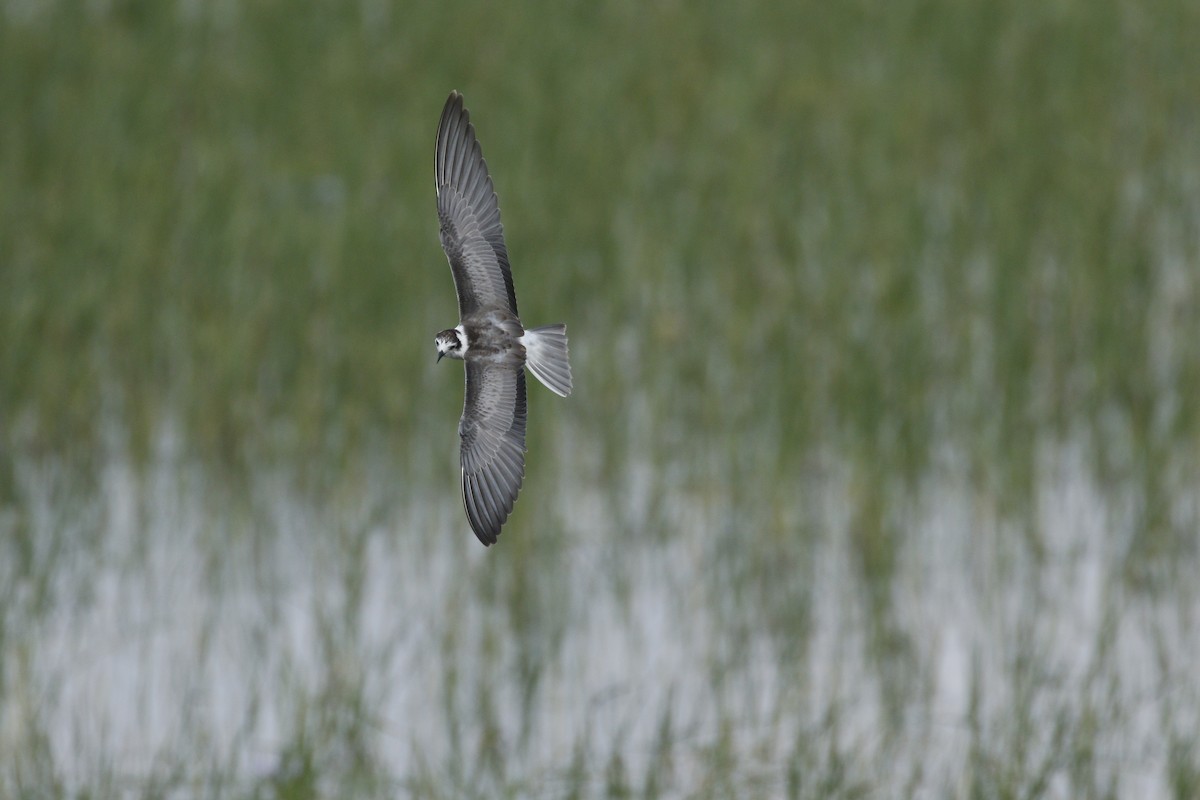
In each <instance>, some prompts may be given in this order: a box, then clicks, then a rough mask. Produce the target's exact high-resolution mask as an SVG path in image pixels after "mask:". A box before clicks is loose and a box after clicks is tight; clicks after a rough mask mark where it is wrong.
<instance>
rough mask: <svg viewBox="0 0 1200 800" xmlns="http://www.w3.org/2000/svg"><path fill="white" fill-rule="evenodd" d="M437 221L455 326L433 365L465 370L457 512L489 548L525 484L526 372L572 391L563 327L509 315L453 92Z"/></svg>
mask: <svg viewBox="0 0 1200 800" xmlns="http://www.w3.org/2000/svg"><path fill="white" fill-rule="evenodd" d="M435 177H436V182H437V203H438V220H439V222H440V223H441V239H442V249H444V250H445V251H446V258H447V259H448V260H449V262H450V271H451V272H452V273H453V275H454V287H455V290H456V291H457V293H458V313H459V324H458V326H457V327H454V328H447V329H446V330H444V331H441V332H440V333H438V335H437V336H436V337H435V339H434V343H435V345H436V347H437V351H438V360H439V361H440V360H441V359H442V358H443V357H444V356H449V357H451V358H456V359H462V360H464V361H465V362H466V380H467V389H466V399H465V401H464V403H463V413H462V418H461V419H460V420H459V423H458V435H459V437H460V439H461V449H460V451H459V461H460V464H461V468H462V496H463V507H464V508H465V509H466V512H467V520H468V521H469V522H470V523H471V529H472V530H473V531H474V532H475V535H476V536H477V537H479V541H481V542H483V543H484V544H485V545H490V544H493V543H494V542H495V541H496V537H497V536H499V535H500V528H501V527H502V526H503V525H504V522H505V520H507V519H508V515H509V514H510V513H511V512H512V508H513V503H514V502H516V499H517V493H518V492H520V490H521V482H522V480H523V479H524V477H525V421H526V404H525V367H526V366H528V367H529V368H530V371H532V372H533V374H534V375H535V376H536V377H537V378H538V379H539V380H541V381H542V383H544V384H546V386H548V387H549V388H550V389H551V390H552V391H554V392H556V393H557V394H560V395H562V396H563V397H566V396H567V395H569V394H570V393H571V365H570V361H569V358H568V351H567V335H566V326H565V325H562V324H558V325H547V326H545V327H541V328H531V329H528V330H526V329H525V328H524V327H523V326H522V325H521V320H520V319H519V318H518V316H517V295H516V291H515V290H514V289H513V280H512V270H511V269H510V267H509V263H508V250H507V248H506V247H505V245H504V227H503V226H502V225H501V224H500V206H499V203H498V202H497V200H496V192H495V190H494V189H493V188H492V179H491V176H490V175H488V170H487V164H486V162H484V160H483V151H482V150H481V149H480V147H479V142H478V140H477V139H476V138H475V128H474V126H473V125H471V119H470V115H469V114H468V113H467V110H466V109H465V108H464V107H463V100H462V95H460V94H459V93H458V92H451V93H450V97H449V99H447V100H446V106H445V108H443V109H442V118H441V121H440V122H439V124H438V134H437V158H436V165H435Z"/></svg>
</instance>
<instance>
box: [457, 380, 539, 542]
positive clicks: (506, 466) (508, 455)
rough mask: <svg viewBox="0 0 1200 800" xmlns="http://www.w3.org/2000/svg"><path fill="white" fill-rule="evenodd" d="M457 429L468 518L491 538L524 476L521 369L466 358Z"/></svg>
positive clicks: (509, 509)
mask: <svg viewBox="0 0 1200 800" xmlns="http://www.w3.org/2000/svg"><path fill="white" fill-rule="evenodd" d="M458 435H459V436H460V437H462V450H461V451H460V453H459V457H460V463H461V464H462V495H463V507H464V508H465V509H466V511H467V519H468V520H469V521H470V523H471V530H473V531H475V535H476V536H477V537H479V541H481V542H483V543H484V544H485V545H490V544H495V542H496V537H497V536H499V535H500V527H501V526H502V525H504V521H505V520H506V519H508V515H509V514H510V513H511V512H512V508H513V503H514V502H516V499H517V493H518V492H520V491H521V481H522V480H523V479H524V478H525V370H524V369H522V368H519V367H518V368H517V369H512V368H511V367H504V366H500V365H497V364H481V363H478V362H474V361H468V362H467V399H466V402H465V403H464V404H463V414H462V419H461V420H460V421H459V423H458Z"/></svg>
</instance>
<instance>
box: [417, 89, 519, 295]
mask: <svg viewBox="0 0 1200 800" xmlns="http://www.w3.org/2000/svg"><path fill="white" fill-rule="evenodd" d="M435 173H436V174H435V177H436V182H437V199H438V219H439V221H440V222H441V239H442V249H443V250H445V251H446V258H447V259H449V261H450V269H451V271H452V272H453V273H454V288H455V290H456V291H457V292H458V313H459V318H460V319H461V318H465V317H466V316H467V315H468V314H473V313H474V312H476V311H478V310H479V309H481V308H506V309H508V310H509V311H511V312H512V313H513V315H514V316H515V315H516V313H517V296H516V292H515V291H514V290H513V282H512V272H511V270H510V269H509V266H508V250H507V249H506V248H505V246H504V226H503V225H501V224H500V205H499V202H498V201H497V200H496V192H495V190H494V189H493V188H492V179H491V176H489V175H488V170H487V164H486V163H485V162H484V160H483V151H482V150H481V149H480V147H479V142H478V140H477V139H476V138H475V127H474V126H473V125H472V124H471V117H470V115H469V114H468V113H467V110H466V108H464V107H463V98H462V95H460V94H459V93H458V92H451V93H450V97H449V98H448V99H447V100H446V105H445V107H444V108H443V109H442V119H441V121H440V122H439V123H438V134H437V158H436V163H435Z"/></svg>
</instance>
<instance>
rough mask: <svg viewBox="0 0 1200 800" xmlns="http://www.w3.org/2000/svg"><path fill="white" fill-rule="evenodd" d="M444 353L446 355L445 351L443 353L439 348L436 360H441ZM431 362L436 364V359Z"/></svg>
mask: <svg viewBox="0 0 1200 800" xmlns="http://www.w3.org/2000/svg"><path fill="white" fill-rule="evenodd" d="M444 355H446V354H445V353H443V352H441V351H440V350H439V351H438V361H441V360H442V356H444ZM433 363H435V364H436V363H437V361H435V362H433Z"/></svg>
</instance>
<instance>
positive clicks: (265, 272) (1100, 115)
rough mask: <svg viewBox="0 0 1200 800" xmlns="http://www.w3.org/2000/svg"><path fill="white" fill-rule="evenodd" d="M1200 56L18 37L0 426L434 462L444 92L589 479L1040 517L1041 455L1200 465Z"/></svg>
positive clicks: (458, 34)
mask: <svg viewBox="0 0 1200 800" xmlns="http://www.w3.org/2000/svg"><path fill="white" fill-rule="evenodd" d="M1198 29H1200V11H1198V10H1197V7H1196V6H1195V4H1192V3H1187V2H1181V1H1178V0H1155V1H1154V2H1148V3H1138V4H1132V3H1122V2H1100V3H1094V2H1083V1H1082V0H1079V1H1077V2H1075V1H1072V0H1065V1H1064V2H1058V3H1053V4H1044V3H1035V2H1031V1H1028V2H1024V1H1019V2H1012V3H1007V4H1003V5H998V4H992V3H974V2H970V3H945V2H927V1H917V0H907V1H906V2H899V3H890V4H886V5H879V4H874V3H863V2H856V3H847V4H838V5H836V6H834V7H830V6H828V5H826V4H818V3H789V4H765V3H753V4H740V5H738V6H737V7H726V6H725V5H722V4H703V5H701V6H695V5H685V4H680V3H672V2H663V3H652V4H649V5H646V4H639V3H631V2H617V3H606V4H599V5H583V4H553V3H533V4H527V5H524V6H522V7H521V9H520V10H516V9H512V8H501V7H493V6H489V5H487V4H470V5H463V6H452V5H447V4H434V3H425V4H418V5H415V6H410V7H404V8H401V7H399V6H392V5H391V4H388V3H385V2H363V3H359V4H342V3H332V2H318V3H313V4H308V5H305V6H304V7H293V6H292V5H289V4H284V3H278V2H245V3H225V4H167V3H146V2H111V3H99V4H97V3H90V4H89V3H74V2H47V3H41V4H26V3H17V2H5V3H4V4H3V5H0V119H2V120H3V125H2V132H0V136H2V137H3V138H2V139H0V142H2V146H0V425H3V426H4V428H5V430H4V435H5V438H6V440H7V441H8V443H9V445H10V446H11V447H14V448H17V449H20V450H27V451H50V452H66V453H87V452H89V451H90V450H91V449H92V448H93V447H94V445H95V443H96V441H97V437H98V435H99V433H98V431H99V426H100V423H101V421H102V420H105V419H114V418H115V419H116V420H118V421H119V423H120V424H121V425H122V426H123V428H124V429H126V430H127V431H128V433H129V436H130V438H131V441H132V444H133V449H134V452H135V453H139V454H142V455H144V454H145V453H146V452H147V450H148V448H149V443H150V442H151V440H152V439H153V437H154V436H155V432H156V431H159V430H161V428H162V426H164V425H165V424H176V425H178V426H180V427H181V429H182V431H183V433H184V435H185V437H186V440H187V441H188V443H189V446H190V447H192V448H194V450H195V451H196V452H198V453H202V454H206V455H208V456H212V457H215V458H218V459H221V460H233V461H237V460H242V459H244V458H246V457H247V456H249V457H250V460H254V459H260V460H261V459H262V458H265V457H266V455H265V454H271V453H276V454H281V455H283V456H285V457H290V456H291V455H295V454H296V453H300V454H311V455H321V456H325V457H337V456H344V455H345V454H346V453H351V452H354V451H355V450H356V449H357V448H359V447H360V446H362V445H363V444H364V443H370V442H379V441H383V442H385V443H387V444H388V445H389V446H391V447H394V448H405V447H408V448H415V447H417V446H418V444H419V443H420V442H423V441H424V438H423V433H422V431H423V428H422V424H423V421H424V420H426V419H429V418H430V417H429V416H428V415H430V414H433V415H434V417H435V418H436V419H437V420H438V424H439V426H441V425H442V421H443V420H442V418H443V417H446V418H450V417H452V416H453V414H454V413H456V409H455V410H454V411H453V412H452V411H451V410H450V409H451V408H452V407H453V406H455V405H456V404H457V400H456V399H455V400H454V401H453V402H451V398H452V397H453V396H454V395H456V394H457V391H458V389H457V386H454V388H452V389H451V388H448V385H449V384H452V383H454V382H452V381H448V380H443V378H444V373H435V372H433V370H432V358H431V357H430V356H431V353H432V350H431V348H430V347H429V343H430V337H431V335H432V333H433V332H434V331H436V330H438V329H439V328H441V327H444V326H445V325H447V324H449V323H450V322H452V321H453V319H454V311H455V308H454V299H453V289H452V286H451V282H450V277H449V271H448V270H447V269H446V267H445V263H444V258H443V256H442V254H441V252H440V250H439V248H438V244H437V237H436V230H435V218H434V212H433V191H432V187H431V181H430V162H431V159H432V155H431V151H432V138H433V137H432V134H433V129H434V127H435V125H436V117H437V113H438V110H439V109H440V106H441V102H442V100H443V99H444V96H445V94H446V93H447V92H448V91H449V89H450V88H458V89H461V90H462V91H464V92H465V94H466V97H467V100H468V106H469V107H470V109H471V110H472V112H473V113H474V115H475V120H476V123H477V127H478V129H479V132H480V136H481V139H482V142H483V145H484V150H485V154H486V156H487V157H488V160H489V163H490V165H491V167H492V172H493V176H494V178H495V180H496V184H497V189H498V192H499V195H500V200H501V205H502V209H503V212H504V219H505V224H506V232H507V235H508V240H509V245H510V250H511V252H512V254H513V258H514V264H515V276H516V282H517V287H518V292H519V295H520V297H521V301H522V311H523V314H524V317H525V319H526V321H527V322H529V323H531V324H538V323H541V322H548V321H554V320H559V319H563V320H566V321H567V322H568V323H569V325H570V326H571V332H572V337H573V338H572V343H573V353H574V354H575V358H576V361H577V366H576V371H577V374H578V381H579V385H580V389H581V391H580V392H579V393H578V395H577V397H575V398H573V399H572V402H571V405H570V406H569V407H567V408H566V409H565V410H560V411H558V412H556V413H561V414H568V415H570V416H571V419H572V421H573V424H577V425H579V426H583V427H584V428H586V429H588V430H589V431H591V432H593V433H597V434H599V438H601V439H603V440H605V441H608V442H610V446H611V447H613V448H614V452H613V453H611V454H609V463H610V464H621V463H623V460H622V456H621V453H620V448H622V447H627V446H628V444H629V441H632V440H633V439H637V440H638V441H641V442H643V443H645V442H649V443H650V446H651V447H652V448H654V450H655V452H659V453H663V454H667V453H671V454H673V455H678V456H682V457H694V458H697V459H699V460H700V461H704V460H706V459H712V458H718V457H720V458H723V457H725V456H726V455H728V454H729V453H736V452H737V451H738V450H739V449H740V448H742V447H743V446H744V443H745V442H747V441H751V440H753V441H769V442H771V443H772V444H771V446H770V447H766V448H765V449H764V452H768V453H769V454H770V455H769V459H770V460H773V463H767V464H763V465H762V466H764V467H766V468H771V469H775V470H779V471H780V472H781V474H789V473H790V472H793V471H794V470H795V469H796V468H797V467H799V466H801V465H802V464H803V463H804V461H805V459H806V456H807V454H808V453H811V452H812V451H813V450H815V449H818V448H821V447H834V448H836V449H838V450H839V451H843V452H847V453H850V454H852V455H853V454H857V456H856V457H859V458H861V459H862V461H863V463H864V465H866V466H867V467H868V468H870V469H876V470H879V471H880V472H882V473H885V474H889V475H901V476H908V478H910V479H915V478H917V477H919V475H920V474H921V473H922V471H923V468H924V467H925V466H926V465H927V464H928V463H929V461H930V459H931V458H932V457H933V454H934V450H935V448H936V446H937V445H938V444H940V443H950V444H952V445H956V446H958V447H961V448H962V449H964V450H965V451H967V452H968V453H970V454H971V457H972V468H973V469H974V470H976V471H978V472H979V473H980V481H981V483H984V484H993V483H994V484H995V486H994V487H993V488H995V490H996V491H997V492H998V493H999V494H1001V495H1013V496H1015V497H1017V498H1026V497H1027V496H1028V494H1027V491H1026V490H1027V488H1028V485H1029V483H1030V482H1032V481H1033V480H1034V477H1033V476H1034V469H1033V463H1034V459H1035V457H1036V454H1035V451H1036V444H1037V442H1039V441H1043V440H1045V439H1062V438H1068V437H1072V436H1077V435H1083V436H1084V437H1085V438H1086V439H1087V440H1088V441H1091V442H1093V443H1094V447H1095V449H1096V453H1097V467H1098V469H1099V470H1100V471H1101V472H1102V473H1103V474H1109V473H1111V474H1112V475H1114V476H1117V477H1122V478H1127V477H1129V476H1130V475H1145V474H1147V470H1154V469H1159V468H1160V467H1159V466H1158V465H1161V464H1163V463H1165V460H1166V459H1167V455H1166V453H1167V452H1168V451H1170V452H1175V451H1177V450H1179V449H1180V448H1182V452H1183V453H1184V457H1185V458H1186V459H1189V463H1191V462H1194V459H1195V453H1196V444H1197V441H1198V437H1197V432H1198V429H1200V421H1198V420H1197V410H1196V406H1195V404H1194V403H1192V402H1189V398H1192V397H1194V396H1195V395H1196V391H1197V389H1198V388H1200V385H1198V379H1200V344H1198V343H1200V319H1198V317H1197V314H1196V312H1195V309H1196V308H1197V307H1200V288H1198V282H1197V279H1196V277H1195V270H1194V265H1195V264H1196V263H1197V262H1198V260H1200V258H1198V257H1200V235H1198V232H1197V225H1198V223H1197V219H1198V217H1200V214H1198V212H1197V202H1198V201H1197V197H1198V196H1200V111H1198V109H1200V105H1198V103H1197V101H1198V100H1200V96H1198V94H1197V90H1196V83H1195V76H1196V75H1198V74H1200V51H1198V49H1197V48H1196V47H1195V46H1194V44H1195V42H1194V32H1195V31H1196V30H1198ZM435 378H436V379H435ZM634 397H639V398H643V399H644V401H645V402H646V403H647V404H648V408H649V412H648V415H647V416H648V419H649V420H651V422H650V423H649V424H648V425H647V426H646V428H645V429H644V430H639V431H636V432H634V433H633V434H632V437H633V438H631V439H626V438H624V437H623V433H624V432H625V431H626V430H627V429H628V423H627V421H626V420H625V412H626V410H627V409H628V407H629V403H630V398H634ZM431 405H433V406H435V407H436V408H434V409H433V410H430V406H431ZM543 419H544V418H543ZM541 424H546V423H543V422H541V421H539V419H538V418H537V415H535V418H534V420H533V421H532V422H531V425H533V426H534V430H535V435H536V429H537V426H538V425H541ZM747 437H749V438H747ZM1153 482H1154V481H1151V483H1153ZM1014 505H1020V502H1019V501H1016V502H1014Z"/></svg>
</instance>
